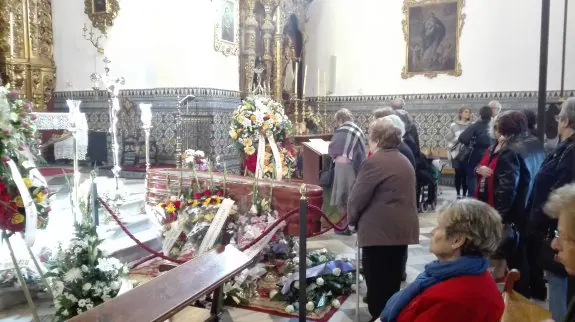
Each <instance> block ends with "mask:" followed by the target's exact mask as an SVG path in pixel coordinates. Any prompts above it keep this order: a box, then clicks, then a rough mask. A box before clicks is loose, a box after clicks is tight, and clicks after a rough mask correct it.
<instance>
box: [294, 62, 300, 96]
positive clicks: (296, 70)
mask: <svg viewBox="0 0 575 322" xmlns="http://www.w3.org/2000/svg"><path fill="white" fill-rule="evenodd" d="M298 74H299V62H297V61H296V62H295V90H294V93H295V98H297V76H298Z"/></svg>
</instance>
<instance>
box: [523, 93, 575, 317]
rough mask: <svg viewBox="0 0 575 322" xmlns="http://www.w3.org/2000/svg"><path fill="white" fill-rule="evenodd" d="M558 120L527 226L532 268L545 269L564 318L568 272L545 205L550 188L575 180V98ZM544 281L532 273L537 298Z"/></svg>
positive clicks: (552, 306) (553, 303)
mask: <svg viewBox="0 0 575 322" xmlns="http://www.w3.org/2000/svg"><path fill="white" fill-rule="evenodd" d="M556 119H557V122H558V125H557V129H558V135H559V138H560V143H559V145H558V146H557V148H556V149H555V151H553V152H552V153H550V154H549V155H548V156H547V157H546V158H545V161H543V164H542V165H541V169H540V170H539V172H538V173H537V176H536V177H535V184H534V185H533V192H532V194H531V198H530V209H529V219H530V220H529V225H528V228H529V233H530V239H531V240H533V242H531V243H530V245H529V246H528V248H529V249H528V254H529V256H532V258H531V260H530V262H531V263H530V264H531V265H530V266H531V267H532V270H533V271H535V270H534V269H533V267H534V266H539V267H540V268H542V269H544V270H545V275H546V276H547V282H548V286H549V292H548V293H549V311H551V314H552V316H553V319H555V321H563V317H564V316H565V313H566V311H567V272H565V268H564V267H563V265H561V264H560V263H558V262H557V261H555V258H554V257H555V256H554V255H555V254H554V252H553V250H552V249H551V247H550V240H551V239H552V238H553V232H554V231H555V229H556V227H557V220H554V219H551V218H549V217H547V216H546V214H545V212H544V209H543V205H544V204H545V202H547V200H548V199H549V194H550V193H551V191H553V190H555V189H557V188H560V187H562V186H564V185H566V184H568V183H571V182H573V181H574V179H575V172H574V166H575V98H570V99H568V100H567V101H565V102H564V103H563V105H562V106H561V111H560V112H559V115H557V118H556ZM573 233H575V231H574V232H573ZM542 283H544V282H539V283H538V284H540V285H537V277H536V276H531V281H530V284H531V291H532V295H534V296H535V297H539V296H536V295H537V293H538V291H539V290H538V289H541V288H542V287H545V285H544V284H543V285H541V284H542ZM544 291H545V290H544V289H543V292H544Z"/></svg>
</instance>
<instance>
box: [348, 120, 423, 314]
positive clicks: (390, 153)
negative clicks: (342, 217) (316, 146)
mask: <svg viewBox="0 0 575 322" xmlns="http://www.w3.org/2000/svg"><path fill="white" fill-rule="evenodd" d="M400 143H401V130H400V129H399V128H398V127H396V126H395V125H394V124H393V122H392V121H390V120H386V119H385V118H384V119H377V120H375V121H373V122H372V123H371V125H370V126H369V147H370V149H371V150H372V151H374V153H373V156H372V157H370V158H367V159H366V160H365V162H364V163H363V164H362V166H361V168H360V170H359V173H358V175H357V180H356V181H355V184H354V185H353V189H352V191H351V195H350V198H349V202H348V205H347V213H348V219H349V225H350V228H351V229H352V230H357V240H358V244H359V247H361V248H362V254H363V256H362V265H363V270H364V276H365V282H366V285H367V306H368V310H369V313H370V314H371V316H372V319H371V321H374V320H376V319H377V318H378V317H379V315H380V313H381V311H382V310H383V308H384V307H385V304H386V303H387V300H388V299H389V298H390V297H391V296H392V295H393V294H394V293H395V292H397V291H399V289H400V286H401V278H402V274H403V272H404V267H403V258H404V256H405V254H406V252H407V246H408V245H411V244H418V243H419V220H418V218H417V207H416V205H415V184H416V181H415V171H414V170H413V166H412V165H411V163H410V162H409V161H408V160H407V158H406V157H405V156H403V155H402V154H401V153H400V152H399V150H398V146H399V144H400Z"/></svg>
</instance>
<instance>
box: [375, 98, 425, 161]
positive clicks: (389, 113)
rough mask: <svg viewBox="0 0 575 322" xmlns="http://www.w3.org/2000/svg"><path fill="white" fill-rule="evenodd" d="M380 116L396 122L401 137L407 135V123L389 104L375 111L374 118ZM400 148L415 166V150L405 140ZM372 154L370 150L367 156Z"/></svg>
mask: <svg viewBox="0 0 575 322" xmlns="http://www.w3.org/2000/svg"><path fill="white" fill-rule="evenodd" d="M380 118H386V119H388V120H390V121H392V122H393V124H395V126H397V128H398V129H399V130H400V131H401V137H402V138H403V137H404V136H405V124H404V123H403V121H402V120H401V118H399V116H397V115H395V112H394V111H393V109H392V108H391V107H389V106H386V107H381V108H378V109H376V110H375V111H373V119H374V120H376V119H380ZM398 150H399V152H401V154H403V155H404V156H405V157H406V158H407V159H408V160H409V162H410V163H411V165H413V168H415V156H414V155H413V152H412V151H411V149H410V148H409V146H408V145H407V144H405V142H403V140H402V141H401V143H400V144H399V147H398ZM372 154H373V152H372V151H369V154H368V155H367V156H368V157H370V156H371V155H372Z"/></svg>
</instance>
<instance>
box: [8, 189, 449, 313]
mask: <svg viewBox="0 0 575 322" xmlns="http://www.w3.org/2000/svg"><path fill="white" fill-rule="evenodd" d="M62 181H63V180H62V179H58V178H56V179H53V180H52V182H51V183H50V184H51V186H52V188H56V190H57V191H58V193H57V200H55V201H54V202H53V209H55V212H58V213H60V214H62V216H61V217H59V218H54V220H55V221H57V222H61V223H63V222H64V221H70V220H71V219H72V218H71V217H70V216H69V215H66V216H64V214H69V212H70V207H69V203H68V202H67V187H66V184H65V182H62ZM99 186H105V184H101V185H99ZM142 187H143V180H130V182H128V183H127V184H126V185H125V188H126V190H130V191H132V195H138V194H141V193H143V188H142ZM99 189H100V187H99ZM441 190H442V192H443V193H442V194H441V195H440V201H439V203H441V202H442V201H444V200H453V199H455V193H454V191H453V189H452V188H449V187H442V189H441ZM136 208H137V207H136ZM55 212H53V213H55ZM51 220H52V219H51ZM436 220H437V218H436V215H435V214H434V213H425V214H421V215H420V220H419V222H420V243H419V245H411V246H409V257H408V261H407V264H408V265H407V275H408V277H407V282H410V281H412V280H413V279H414V278H415V277H416V276H417V275H418V274H419V273H420V272H421V271H422V270H423V267H424V266H425V264H427V263H428V262H429V261H431V260H433V259H434V257H433V255H431V254H430V253H429V236H430V232H431V230H432V229H433V227H434V226H435V224H436ZM355 244H356V238H355V236H341V235H336V234H334V233H332V232H329V233H326V234H324V235H322V236H318V237H315V238H313V239H310V240H309V241H308V249H319V248H327V249H328V250H330V251H332V252H336V253H340V254H342V255H347V256H348V257H350V258H355V256H356V246H355ZM359 293H360V294H359V296H360V298H361V297H362V296H363V295H364V294H365V287H364V286H360V292H359ZM357 298H358V295H357V294H353V295H352V296H350V297H349V298H348V299H347V301H345V303H343V304H342V307H341V309H340V310H339V311H338V312H336V313H335V314H334V316H333V317H332V318H331V320H330V321H354V320H355V314H356V302H357ZM39 306H40V308H41V312H42V315H46V314H49V313H50V311H51V310H50V308H49V307H50V305H49V303H46V302H42V303H39ZM359 315H360V321H367V320H369V316H368V313H367V308H366V305H365V304H364V303H363V302H362V301H360V310H359ZM291 320H294V321H295V319H288V318H282V317H277V316H271V315H268V314H264V313H259V312H254V311H249V310H244V309H237V308H229V309H227V310H226V312H225V314H224V316H223V321H235V322H239V321H245V322H248V321H250V322H258V321H291ZM9 321H10V322H12V321H18V322H25V321H26V322H27V321H31V317H30V315H29V314H27V309H26V306H25V305H24V306H20V307H16V308H13V309H11V310H8V311H5V312H0V322H9Z"/></svg>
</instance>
